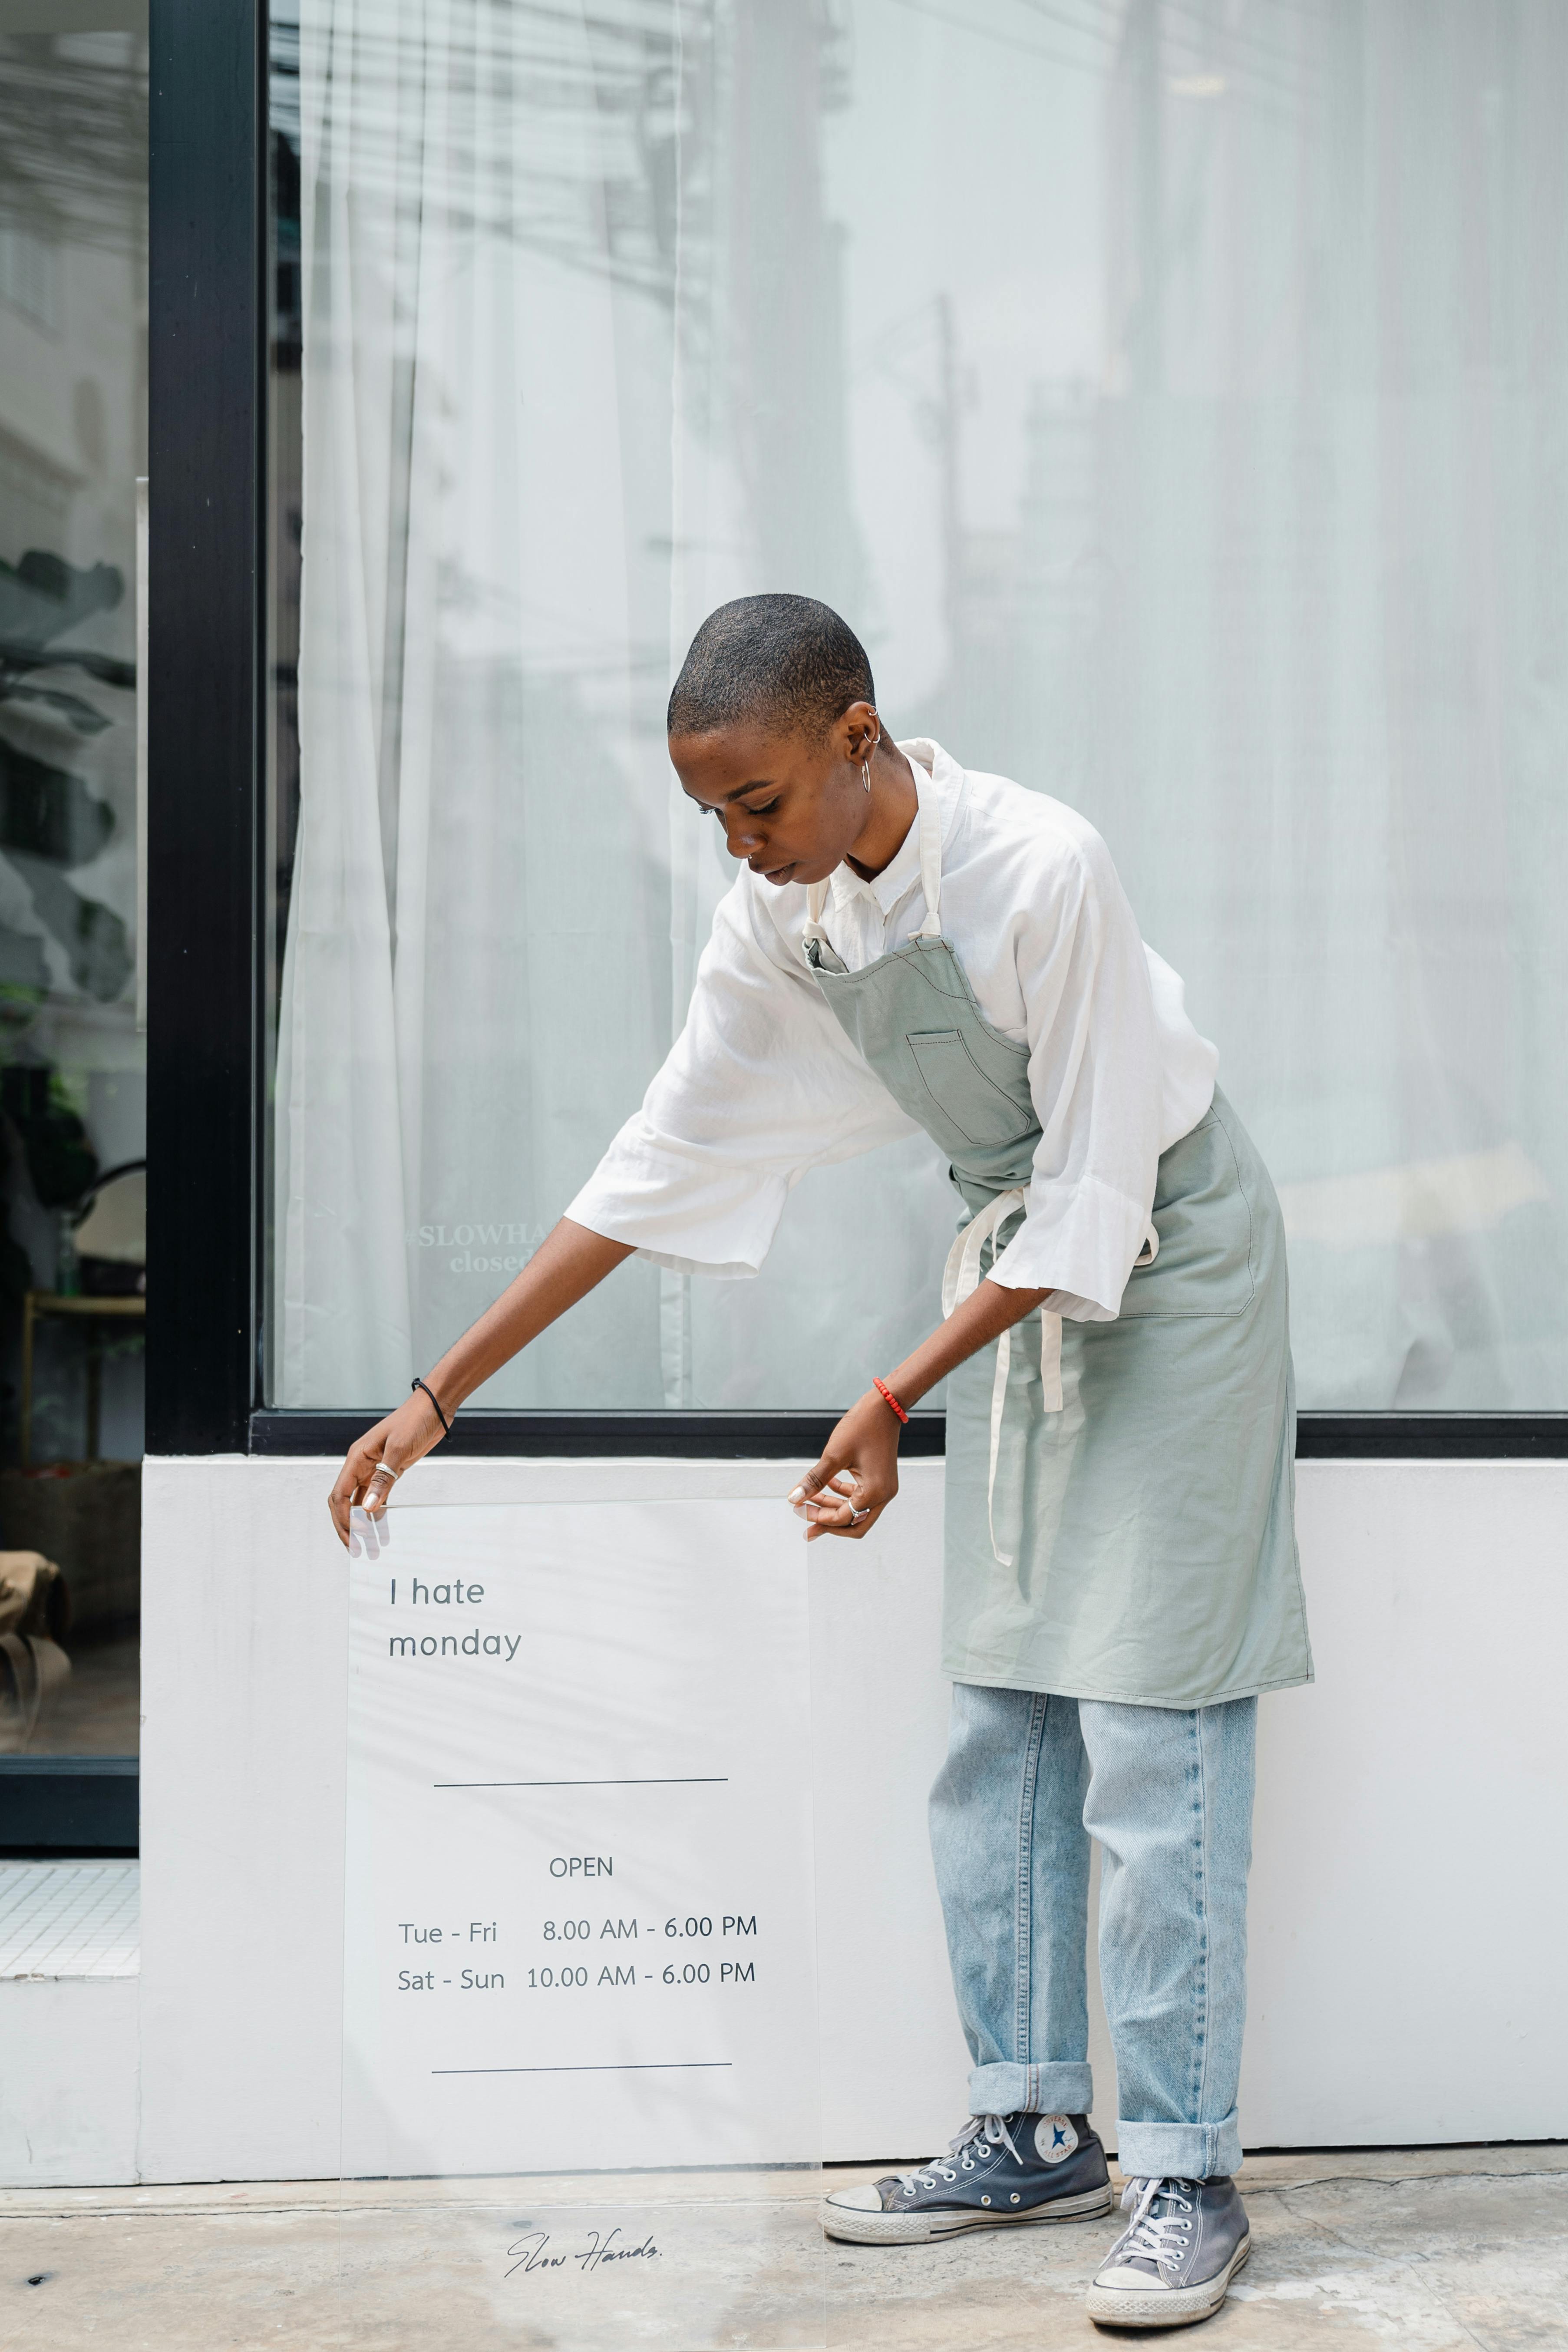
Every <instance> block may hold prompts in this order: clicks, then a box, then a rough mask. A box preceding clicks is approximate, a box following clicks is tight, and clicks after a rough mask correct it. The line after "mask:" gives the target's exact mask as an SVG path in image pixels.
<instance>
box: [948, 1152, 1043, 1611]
mask: <svg viewBox="0 0 1568 2352" xmlns="http://www.w3.org/2000/svg"><path fill="white" fill-rule="evenodd" d="M1025 1197H1026V1196H1025V1194H1024V1192H1023V1191H1022V1190H1021V1189H1020V1188H1019V1187H1017V1186H1015V1187H1014V1188H1013V1189H1012V1191H1010V1192H998V1193H997V1194H996V1196H995V1198H994V1200H990V1201H987V1202H986V1203H985V1206H984V1208H983V1209H982V1210H981V1211H980V1213H979V1214H978V1215H977V1216H973V1217H971V1219H970V1221H969V1223H967V1224H966V1225H963V1226H961V1227H960V1228H959V1231H958V1234H957V1236H956V1238H955V1239H954V1241H953V1244H952V1248H951V1249H950V1250H949V1252H948V1254H947V1265H945V1267H944V1268H943V1270H942V1320H943V1321H944V1322H945V1321H946V1319H947V1318H948V1317H949V1316H950V1315H951V1314H952V1310H953V1308H954V1307H962V1306H963V1302H964V1300H965V1299H966V1298H972V1297H973V1296H974V1293H975V1292H976V1290H978V1289H979V1287H980V1259H981V1254H982V1252H983V1251H984V1247H985V1244H986V1243H987V1242H990V1243H991V1244H992V1245H993V1253H994V1245H995V1240H996V1232H997V1228H998V1227H999V1226H1000V1225H1002V1224H1005V1222H1006V1220H1007V1219H1008V1218H1009V1217H1010V1216H1011V1215H1012V1214H1013V1212H1014V1211H1015V1210H1016V1209H1021V1208H1022V1207H1023V1206H1024V1204H1025ZM1012 1364H1013V1333H1012V1329H1011V1327H1009V1328H1008V1329H1007V1330H1005V1331H1004V1332H1002V1333H1000V1335H999V1336H998V1338H997V1341H996V1377H995V1379H994V1381H993V1382H992V1384H991V1468H990V1472H989V1475H988V1477H987V1480H986V1487H985V1517H986V1524H987V1525H988V1527H989V1528H990V1530H991V1549H992V1552H993V1554H994V1557H995V1559H997V1560H998V1562H999V1563H1000V1564H1001V1566H1002V1567H1003V1568H1011V1567H1012V1565H1013V1555H1012V1553H1011V1552H1005V1551H1004V1550H1003V1549H1002V1548H1001V1546H1000V1545H999V1544H998V1543H997V1541H996V1461H997V1456H998V1455H999V1454H1000V1453H1001V1451H1002V1417H1003V1414H1004V1413H1005V1411H1006V1406H1007V1376H1008V1373H1009V1372H1010V1370H1012ZM1040 1390H1041V1395H1040V1409H1041V1411H1042V1412H1060V1411H1061V1409H1062V1318H1061V1317H1060V1316H1059V1315H1052V1314H1050V1313H1049V1312H1048V1310H1047V1308H1045V1307H1041V1309H1040Z"/></svg>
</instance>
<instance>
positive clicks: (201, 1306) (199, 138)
mask: <svg viewBox="0 0 1568 2352" xmlns="http://www.w3.org/2000/svg"><path fill="white" fill-rule="evenodd" d="M152 27H153V38H152V65H153V74H152V124H151V144H152V183H151V247H152V253H151V261H152V268H151V291H150V299H151V325H150V408H151V430H150V460H149V473H150V476H151V482H152V489H151V518H152V520H151V548H150V554H151V582H150V591H151V629H150V636H151V659H150V664H149V742H150V760H151V777H150V796H149V797H150V806H149V816H150V823H149V870H148V923H149V934H148V950H149V952H148V988H149V1022H148V1137H149V1143H148V1159H149V1162H150V1165H151V1168H152V1170H153V1181H152V1184H151V1186H150V1191H149V1201H148V1262H149V1265H150V1267H151V1270H152V1280H151V1283H150V1285H149V1293H150V1297H151V1300H152V1307H151V1311H150V1314H149V1318H148V1349H147V1452H148V1453H149V1454H153V1455H159V1454H293V1455H299V1454H310V1455H320V1456H321V1457H322V1458H323V1459H331V1458H335V1457H337V1456H340V1455H341V1454H342V1452H343V1451H344V1449H345V1448H346V1446H347V1445H348V1444H350V1443H351V1442H352V1441H353V1438H354V1437H355V1436H357V1435H358V1434H359V1433H360V1432H361V1431H362V1430H363V1429H364V1427H365V1426H366V1425H367V1424H368V1423H369V1422H370V1421H372V1420H373V1419H374V1417H375V1414H376V1412H377V1411H378V1410H379V1408H376V1407H374V1406H368V1407H366V1408H364V1409H363V1411H358V1412H356V1411H353V1410H347V1409H345V1410H342V1411H335V1412H288V1411H281V1410H279V1409H276V1408H270V1407H268V1406H267V1405H266V1403H265V1402H264V1398H263V1394H262V1388H261V1349H260V1344H259V1343H260V1336H261V1316H262V1276H263V1266H262V1256H261V1251H262V1234H261V1215H262V1204H263V1202H264V1200H265V1197H266V1195H265V1187H264V1183H263V1174H262V1153H263V1150H264V1147H265V1125H266V1121H265V1108H266V1089H267V1072H266V1069H265V1067H264V1066H263V1052H264V1045H265V1036H266V1024H265V1018H264V1015H265V1006H264V1004H263V1003H262V996H261V986H262V972H263V961H262V944H263V939H264V925H265V922H266V919H267V909H266V907H265V905H264V903H263V887H264V866H265V860H264V845H265V838H266V815H267V811H266V806H265V792H266V777H267V762H266V758H265V751H266V728H267V723H268V709H267V684H268V680H267V671H266V644H267V627H266V620H267V614H266V597H267V577H266V549H267V544H268V530H267V525H268V509H267V490H268V485H267V480H266V451H267V439H268V436H267V431H266V423H267V406H266V404H267V398H268V380H267V350H266V320H267V284H266V275H265V273H266V267H267V247H268V234H267V232H268V223H267V155H268V121H267V100H268V78H267V37H268V21H267V13H266V10H265V8H264V7H263V6H262V5H260V0H152ZM833 1419H834V1414H833V1412H832V1411H831V1410H830V1409H827V1408H825V1409H824V1410H823V1411H822V1412H597V1413H590V1412H486V1411H475V1412H466V1413H464V1414H463V1415H462V1416H461V1418H460V1419H459V1420H458V1423H456V1425H455V1428H454V1432H453V1435H452V1437H451V1439H450V1440H449V1441H448V1443H449V1444H450V1446H451V1448H452V1449H453V1450H454V1451H455V1452H458V1453H460V1454H489V1455H496V1454H509V1455H523V1456H526V1455H554V1456H557V1457H559V1456H563V1455H564V1456H569V1457H570V1456H576V1457H579V1458H587V1457H593V1456H611V1455H622V1456H624V1455H652V1456H661V1457H664V1458H666V1459H668V1458H683V1459H689V1460H736V1459H742V1458H748V1457H750V1458H758V1457H761V1458H779V1459H784V1460H788V1459H795V1458H798V1457H800V1456H801V1455H808V1456H809V1455H811V1454H815V1453H816V1452H817V1451H819V1450H820V1447H821V1444H822V1442H823V1440H824V1439H825V1437H826V1433H827V1432H828V1430H829V1429H830V1427H831V1426H832V1423H833ZM943 1428H944V1424H943V1417H942V1414H940V1413H934V1412H931V1413H917V1414H916V1415H915V1416H914V1417H913V1419H912V1421H911V1423H910V1430H909V1432H908V1433H907V1435H906V1438H905V1450H906V1452H907V1453H910V1454H940V1453H941V1452H942V1445H943ZM1297 1454H1298V1457H1299V1458H1302V1459H1324V1458H1338V1459H1373V1460H1378V1459H1382V1460H1388V1459H1449V1458H1469V1459H1491V1460H1497V1459H1508V1458H1521V1457H1535V1458H1552V1457H1556V1458H1562V1457H1564V1456H1568V1413H1542V1412H1522V1413H1518V1412H1484V1413H1464V1412H1454V1413H1407V1412H1359V1413H1357V1412H1303V1413H1302V1414H1301V1415H1300V1425H1299V1438H1298V1444H1297Z"/></svg>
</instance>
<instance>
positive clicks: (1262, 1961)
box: [0, 1456, 1568, 2180]
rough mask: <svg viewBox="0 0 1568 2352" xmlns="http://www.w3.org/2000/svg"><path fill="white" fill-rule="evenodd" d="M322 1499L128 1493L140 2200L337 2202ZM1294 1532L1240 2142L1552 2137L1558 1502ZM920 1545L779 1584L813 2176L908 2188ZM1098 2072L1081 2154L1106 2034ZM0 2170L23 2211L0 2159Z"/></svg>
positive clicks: (930, 1741) (283, 1472)
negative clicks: (137, 1769)
mask: <svg viewBox="0 0 1568 2352" xmlns="http://www.w3.org/2000/svg"><path fill="white" fill-rule="evenodd" d="M412 1475H413V1477H414V1478H415V1479H416V1481H417V1482H418V1489H419V1491H420V1493H421V1494H422V1496H423V1497H424V1498H425V1499H426V1500H429V1501H457V1500H474V1501H481V1500H482V1501H526V1500H530V1499H532V1498H551V1499H558V1500H559V1499H576V1498H581V1499H582V1500H583V1501H584V1502H588V1501H591V1500H593V1499H595V1498H596V1497H601V1496H648V1497H675V1498H679V1497H682V1496H734V1495H744V1496H752V1495H758V1494H763V1495H771V1494H774V1493H777V1492H779V1491H780V1490H782V1488H783V1486H784V1485H785V1483H786V1480H785V1477H784V1474H783V1473H782V1472H781V1470H780V1467H779V1465H776V1464H763V1465H727V1464H716V1463H699V1464H692V1463H681V1464H668V1463H585V1464H577V1463H541V1462H472V1461H460V1460H455V1459H454V1460H448V1461H446V1462H443V1461H442V1460H441V1459H440V1458H439V1456H437V1458H436V1459H434V1460H433V1461H431V1462H429V1463H427V1464H425V1465H421V1467H420V1468H419V1469H418V1470H416V1472H415V1473H413V1474H412ZM329 1476H330V1471H329V1468H328V1465H325V1464H323V1463H321V1462H319V1461H307V1462H276V1461H272V1462H268V1461H256V1460H242V1459H238V1458H230V1459H219V1460H206V1461H162V1462H149V1463H148V1465H147V1469H146V1486H145V1489H144V1493H145V1534H144V1546H143V1557H144V1562H145V1568H144V1579H145V1615H144V1645H145V1646H144V1674H143V1701H142V1704H143V1709H144V1713H145V1727H144V1734H143V1738H144V1746H143V1758H142V1821H143V1846H142V1853H143V1871H142V1922H143V1928H142V1934H143V1942H142V1987H141V1994H142V1998H141V2053H140V2057H141V2119H140V2139H139V2151H138V2156H137V2168H138V2170H139V2173H140V2177H142V2178H143V2179H149V2180H178V2179H224V2178H228V2179H236V2178H237V2179H250V2178H257V2179H266V2178H299V2177H301V2176H310V2175H329V2174H331V2173H332V2172H333V2171H335V2169H336V2168H337V2163H338V2053H339V2042H340V2011H341V1990H340V1988H341V1937H342V1926H341V1902H342V1809H343V1734H344V1675H345V1654H344V1624H343V1608H342V1596H343V1577H342V1556H341V1554H340V1553H339V1550H338V1548H337V1545H336V1543H335V1541H334V1539H333V1538H332V1535H331V1529H330V1528H329V1526H328V1522H327V1517H326V1512H325V1508H324V1501H323V1498H324V1495H325V1490H326V1487H327V1485H328V1483H329ZM782 1507H783V1506H782V1504H781V1508H782ZM941 1511H942V1465H940V1464H938V1463H911V1464H910V1465H908V1466H907V1467H906V1470H905V1473H904V1494H903V1496H902V1499H901V1502H900V1507H899V1508H898V1509H897V1510H896V1511H895V1512H893V1513H892V1514H890V1515H889V1517H888V1519H887V1520H885V1521H884V1522H883V1524H882V1526H881V1528H879V1530H878V1531H877V1533H876V1534H875V1535H874V1536H873V1537H872V1538H870V1539H869V1540H868V1542H866V1543H864V1544H861V1545H859V1546H858V1547H856V1548H854V1549H849V1548H848V1547H837V1546H832V1545H827V1544H821V1545H814V1546H812V1548H811V1551H810V1553H809V1554H804V1548H803V1557H804V1558H805V1560H806V1561H807V1562H808V1572H809V1573H810V1575H811V1578H812V1608H813V1647H814V1661H815V1663H814V1687H813V1710H814V1715H813V1721H814V1734H813V1745H814V1755H815V1763H816V1783H817V1843H818V1886H819V1933H820V1939H821V1950H822V2037H821V2038H822V2052H823V2067H824V2114H825V2126H824V2140H825V2153H826V2155H827V2156H828V2157H829V2158H859V2157H880V2156H894V2155H899V2156H904V2157H913V2156H919V2155H921V2154H923V2153H928V2152H929V2151H930V2150H931V2148H933V2147H936V2146H938V2145H939V2144H941V2143H942V2141H943V2140H944V2139H945V2138H946V2137H949V2136H950V2135H951V2133H952V2131H953V2130H954V2129H955V2128H956V2126H957V2125H958V2123H959V2122H960V2121H961V2120H962V2116H963V2075H964V2069H965V2063H966V2062H965V2057H964V2053H963V2044H962V2042H961V2039H960V2037H959V2034H958V2031H957V2027H956V2024H955V2022H954V2020H953V2015H952V2000H951V1995H950V1993H949V1990H948V1986H947V1979H946V1963H945V1957H944V1953H943V1948H942V1931H941V1924H940V1918H939V1915H938V1912H937V1907H936V1902H935V1897H934V1894H933V1892H932V1889H931V1879H930V1870H929V1865H928V1863H927V1858H926V1851H925V1821H924V1815H925V1794H926V1790H927V1788H928V1787H929V1785H930V1782H931V1778H932V1776H933V1774H934V1772H935V1769H936V1767H937V1763H938V1761H939V1759H940V1757H941V1753H942V1740H943V1727H944V1719H945V1713H946V1705H947V1693H946V1686H945V1685H944V1684H943V1683H942V1679H941V1678H940V1676H939V1675H938V1674H937V1671H936V1667H935V1658H936V1654H937V1650H936V1622H937V1602H938V1580H939V1556H940V1531H941ZM1300 1531H1301V1546H1302V1554H1303V1560H1304V1566H1305V1570H1306V1578H1307V1589H1308V1599H1309V1605H1310V1614H1311V1622H1312V1632H1313V1638H1314V1643H1315V1646H1316V1652H1317V1660H1318V1673H1319V1681H1318V1683H1317V1685H1316V1686H1315V1687H1314V1688H1312V1689H1310V1690H1306V1691H1300V1692H1290V1693H1287V1694H1283V1695H1281V1696H1278V1697H1274V1698H1271V1699H1268V1700H1266V1701H1265V1702H1264V1706H1263V1712H1262V1727H1261V1752H1260V1764H1259V1773H1260V1779H1259V1791H1258V1824H1257V1837H1256V1847H1257V1861H1256V1864H1255V1869H1254V1876H1253V1900H1252V1946H1253V1969H1252V2009H1251V2023H1250V2026H1249V2030H1248V2036H1247V2061H1246V2068H1245V2075H1244V2083H1243V2094H1242V2116H1243V2125H1244V2129H1245V2132H1246V2135H1247V2141H1248V2143H1249V2145H1251V2146H1253V2147H1299V2146H1314V2145H1328V2146H1334V2145H1344V2144H1347V2143H1362V2144H1365V2145H1373V2146H1376V2145H1386V2144H1391V2143H1393V2144H1397V2143H1423V2142H1434V2141H1442V2140H1484V2139H1515V2138H1552V2137H1568V2015H1565V2013H1564V2011H1563V2002H1562V1999H1561V1979H1562V1964H1561V1955H1562V1952H1563V1948H1564V1946H1565V1944H1568V1874H1565V1871H1564V1860H1563V1831H1562V1817H1563V1788H1564V1785H1565V1781H1568V1709H1565V1708H1564V1707H1563V1703H1562V1695H1561V1682H1562V1664H1561V1662H1562V1660H1563V1657H1564V1655H1565V1654H1568V1645H1565V1638H1564V1637H1565V1636H1568V1574H1565V1573H1564V1569H1565V1565H1568V1563H1565V1559H1564V1553H1565V1549H1568V1540H1565V1531H1568V1464H1558V1463H1539V1464H1537V1463H1504V1464H1498V1463H1393V1464H1385V1463H1316V1462H1311V1463H1304V1464H1303V1465H1301V1468H1300ZM68 1990H79V1989H68ZM1095 2039H1096V2046H1095V2049H1094V2053H1093V2054H1094V2057H1095V2061H1096V2069H1097V2075H1098V2078H1099V2086H1100V2098H1099V2116H1100V2123H1101V2127H1102V2128H1105V2127H1106V2126H1107V2124H1108V2122H1109V2119H1110V2118H1112V2117H1113V2116H1114V2115H1115V2103H1114V2084H1113V2078H1112V2075H1111V2073H1110V2063H1109V2057H1108V2055H1107V2053H1106V2052H1105V2048H1104V2034H1103V2028H1102V2026H1100V2025H1099V2024H1098V2022H1097V2027H1096V2037H1095ZM121 2071H122V2070H121ZM615 2160H616V2157H615V2151H614V2150H612V2149H607V2150H606V2151H605V2163H606V2165H612V2164H614V2162H615ZM541 2161H542V2162H547V2161H548V2158H547V2153H546V2152H543V2151H542V2156H541ZM0 2164H3V2166H4V2168H5V2175H6V2177H7V2178H9V2179H26V2178H29V2177H30V2178H35V2179H37V2178H39V2177H40V2176H39V2175H38V2174H37V2172H36V2171H35V2172H31V2173H29V2171H28V2170H27V2169H26V2167H25V2165H23V2164H22V2162H21V2158H20V2157H19V2155H18V2152H17V2150H16V2148H15V2147H12V2146H11V2145H9V2144H8V2143H5V2144H0ZM52 2177H53V2178H56V2179H58V2178H59V2177H60V2176H59V2175H58V2172H57V2173H55V2174H54V2175H53V2176H52ZM81 2177H82V2178H84V2179H86V2178H104V2177H106V2176H105V2175H104V2174H103V2173H102V2172H101V2171H99V2172H95V2173H89V2172H84V2173H83V2175H82V2176H81Z"/></svg>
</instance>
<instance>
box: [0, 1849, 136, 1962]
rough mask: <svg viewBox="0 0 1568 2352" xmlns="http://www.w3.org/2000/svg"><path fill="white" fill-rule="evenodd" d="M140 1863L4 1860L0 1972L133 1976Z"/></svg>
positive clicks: (0, 1865)
mask: <svg viewBox="0 0 1568 2352" xmlns="http://www.w3.org/2000/svg"><path fill="white" fill-rule="evenodd" d="M140 1942H141V1865H140V1864H137V1863H134V1862H0V1977H133V1976H134V1975H135V1974H136V1970H137V1965H138V1960H139V1956H140Z"/></svg>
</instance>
